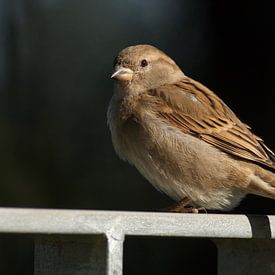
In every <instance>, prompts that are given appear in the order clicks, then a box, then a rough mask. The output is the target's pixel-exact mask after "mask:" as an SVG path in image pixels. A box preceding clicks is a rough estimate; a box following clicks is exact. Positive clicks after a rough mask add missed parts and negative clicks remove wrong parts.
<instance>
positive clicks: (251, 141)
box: [149, 77, 275, 169]
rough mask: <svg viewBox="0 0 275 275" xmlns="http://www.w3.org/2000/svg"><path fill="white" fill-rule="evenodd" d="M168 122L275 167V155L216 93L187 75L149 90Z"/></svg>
mask: <svg viewBox="0 0 275 275" xmlns="http://www.w3.org/2000/svg"><path fill="white" fill-rule="evenodd" d="M149 93H150V96H153V97H154V102H156V104H157V105H158V106H157V115H158V116H159V118H161V119H163V120H164V121H165V123H167V124H170V125H171V126H174V127H176V128H178V129H179V130H181V131H182V132H184V133H188V134H190V135H193V136H196V137H198V138H200V139H201V140H203V141H205V142H207V143H209V144H211V145H213V146H215V147H217V148H219V149H220V150H222V151H224V152H226V153H229V154H231V155H234V156H238V157H240V158H243V159H245V160H250V161H253V162H257V163H261V164H263V165H266V166H268V167H271V168H274V169H275V154H274V153H273V152H272V151H271V150H270V149H269V148H268V147H267V146H266V145H265V144H264V142H263V140H262V139H261V138H259V137H257V136H256V135H254V134H253V133H252V132H251V131H250V130H249V129H250V127H249V126H247V125H246V124H244V123H242V122H241V121H240V120H239V119H238V118H237V117H236V115H235V114H234V113H233V112H232V111H231V110H230V109H229V108H228V107H227V106H226V105H225V104H224V103H223V101H222V100H221V99H219V98H218V96H216V95H215V94H214V93H213V92H211V91H210V90H209V89H207V88H206V87H205V86H203V85H202V84H200V83H199V82H197V81H194V80H192V79H190V78H188V77H185V78H184V79H182V80H181V81H180V82H178V83H176V84H172V85H163V86H161V87H159V88H157V89H153V90H150V92H149Z"/></svg>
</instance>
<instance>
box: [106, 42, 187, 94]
mask: <svg viewBox="0 0 275 275" xmlns="http://www.w3.org/2000/svg"><path fill="white" fill-rule="evenodd" d="M183 76H184V74H183V72H182V71H181V70H180V69H179V67H178V66H177V64H176V63H175V62H174V61H173V60H172V59H171V58H170V57H169V56H167V55H166V54H165V53H163V52H162V51H160V50H159V49H157V48H155V47H153V46H151V45H136V46H130V47H128V48H125V49H124V50H122V51H121V52H120V53H119V54H118V56H117V57H116V58H115V61H114V72H113V74H112V76H111V78H112V79H114V80H116V81H117V82H118V83H119V84H120V85H122V86H130V87H131V86H132V87H134V88H135V89H139V90H148V89H153V88H156V87H159V86H161V85H164V84H172V83H175V82H177V81H179V80H180V79H181V78H182V77H183Z"/></svg>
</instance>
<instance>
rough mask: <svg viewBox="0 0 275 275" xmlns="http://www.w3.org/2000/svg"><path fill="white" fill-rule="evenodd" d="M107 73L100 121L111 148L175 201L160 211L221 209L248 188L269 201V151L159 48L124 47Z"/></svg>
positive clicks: (273, 176)
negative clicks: (109, 89) (107, 93)
mask: <svg viewBox="0 0 275 275" xmlns="http://www.w3.org/2000/svg"><path fill="white" fill-rule="evenodd" d="M111 78H112V79H113V80H115V81H114V93H113V96H112V98H111V101H110V104H109V107H108V113H107V120H108V125H109V128H110V131H111V136H112V142H113V146H114V149H115V151H116V153H117V154H118V156H119V157H120V158H121V159H123V160H125V161H128V162H129V163H130V164H132V165H134V166H135V167H136V168H137V169H138V171H139V172H140V173H141V174H142V175H143V176H144V177H145V178H146V179H147V180H148V181H149V182H150V183H151V184H152V185H153V186H154V187H155V188H156V189H158V190H159V191H161V192H164V193H165V194H167V195H168V196H169V197H171V198H172V199H173V200H175V201H176V203H175V205H174V206H172V207H170V208H168V210H170V211H175V212H192V213H197V212H198V209H200V208H204V209H211V210H223V211H229V210H231V209H233V208H234V207H236V206H237V205H238V204H239V203H240V201H241V200H242V199H243V198H244V197H245V196H246V195H247V194H249V193H251V194H256V195H259V196H263V197H267V198H272V199H275V173H274V172H275V155H274V153H273V152H272V151H271V150H270V149H269V148H268V147H267V146H266V145H265V144H264V141H263V140H262V139H261V138H259V137H258V136H256V135H255V134H253V133H252V131H251V128H250V127H249V126H248V125H246V124H244V123H243V122H241V121H240V120H239V119H238V117H237V116H236V115H235V114H234V113H233V111H232V110H231V109H230V108H229V107H228V106H227V105H226V104H225V103H224V102H223V101H222V100H221V99H220V98H219V97H218V96H217V95H216V94H215V93H213V92H212V91H211V90H209V89H208V88H207V87H205V86H204V85H202V84H201V83H199V82H197V81H195V80H193V79H192V78H190V77H188V76H186V75H185V74H184V73H183V72H182V70H181V69H180V68H179V66H178V65H177V64H176V63H175V62H174V61H173V60H172V59H171V58H170V57H169V56H167V55H166V54H165V53H164V52H162V51H161V50H159V49H157V48H155V47H154V46H151V45H136V46H130V47H127V48H125V49H124V50H122V51H121V52H120V53H119V54H118V56H117V57H116V58H115V61H114V71H113V74H112V76H111ZM190 206H191V207H190ZM192 207H193V208H192Z"/></svg>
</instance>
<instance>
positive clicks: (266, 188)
mask: <svg viewBox="0 0 275 275" xmlns="http://www.w3.org/2000/svg"><path fill="white" fill-rule="evenodd" d="M247 187H248V189H249V191H250V193H252V194H255V195H259V196H263V197H267V198H271V199H275V173H272V172H270V171H268V170H266V169H263V168H261V167H257V168H256V169H255V171H254V174H253V175H252V176H251V180H250V183H249V185H248V186H247Z"/></svg>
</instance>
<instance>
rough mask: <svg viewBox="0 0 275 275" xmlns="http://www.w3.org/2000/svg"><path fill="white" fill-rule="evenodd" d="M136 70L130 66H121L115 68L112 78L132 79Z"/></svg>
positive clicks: (120, 79)
mask: <svg viewBox="0 0 275 275" xmlns="http://www.w3.org/2000/svg"><path fill="white" fill-rule="evenodd" d="M133 74H134V72H133V71H132V70H131V69H129V68H124V67H120V68H117V69H116V70H115V72H114V73H113V74H112V76H111V79H116V80H119V81H131V80H132V78H133Z"/></svg>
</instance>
